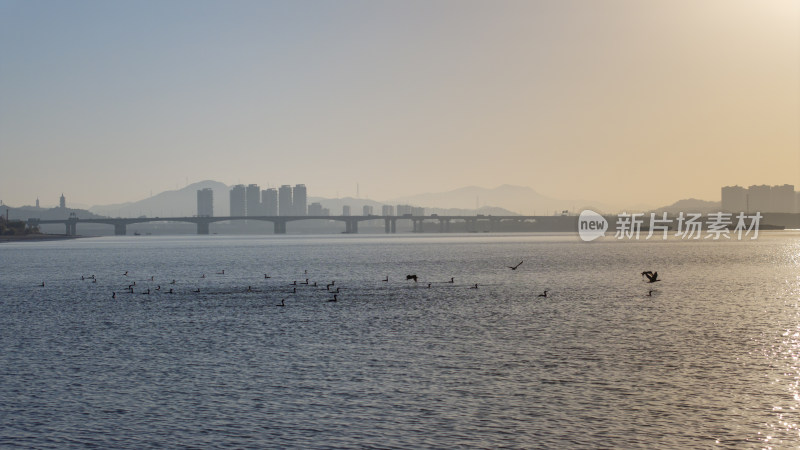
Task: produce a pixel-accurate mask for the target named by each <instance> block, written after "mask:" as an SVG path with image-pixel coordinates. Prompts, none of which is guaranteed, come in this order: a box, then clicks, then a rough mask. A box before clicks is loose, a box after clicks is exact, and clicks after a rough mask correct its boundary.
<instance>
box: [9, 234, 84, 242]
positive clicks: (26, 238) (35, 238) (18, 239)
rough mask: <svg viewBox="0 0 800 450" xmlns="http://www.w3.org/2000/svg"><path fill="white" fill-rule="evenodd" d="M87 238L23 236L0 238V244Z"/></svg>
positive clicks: (50, 235)
mask: <svg viewBox="0 0 800 450" xmlns="http://www.w3.org/2000/svg"><path fill="white" fill-rule="evenodd" d="M85 237H89V236H80V235H78V236H67V235H65V234H25V235H22V236H0V244H2V243H5V242H38V241H59V240H66V239H80V238H85Z"/></svg>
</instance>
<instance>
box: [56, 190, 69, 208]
mask: <svg viewBox="0 0 800 450" xmlns="http://www.w3.org/2000/svg"><path fill="white" fill-rule="evenodd" d="M58 207H59V208H61V209H65V208H66V207H67V199H66V198H64V194H61V198H60V199H59V200H58Z"/></svg>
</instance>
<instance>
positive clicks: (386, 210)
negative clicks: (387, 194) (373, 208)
mask: <svg viewBox="0 0 800 450" xmlns="http://www.w3.org/2000/svg"><path fill="white" fill-rule="evenodd" d="M381 215H382V216H393V215H394V206H392V205H383V206H381Z"/></svg>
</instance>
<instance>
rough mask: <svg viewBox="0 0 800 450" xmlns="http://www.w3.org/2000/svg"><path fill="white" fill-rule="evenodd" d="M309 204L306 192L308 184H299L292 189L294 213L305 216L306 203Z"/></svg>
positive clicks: (294, 214)
mask: <svg viewBox="0 0 800 450" xmlns="http://www.w3.org/2000/svg"><path fill="white" fill-rule="evenodd" d="M307 204H308V196H307V193H306V185H305V184H298V185H296V186H295V187H294V189H292V215H293V216H305V215H306V205H307Z"/></svg>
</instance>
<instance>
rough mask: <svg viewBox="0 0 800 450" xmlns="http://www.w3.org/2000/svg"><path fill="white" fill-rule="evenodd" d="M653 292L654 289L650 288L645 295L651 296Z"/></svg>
mask: <svg viewBox="0 0 800 450" xmlns="http://www.w3.org/2000/svg"><path fill="white" fill-rule="evenodd" d="M653 292H655V290H654V289H650V290H649V291H647V296H648V297H652V296H653Z"/></svg>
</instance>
